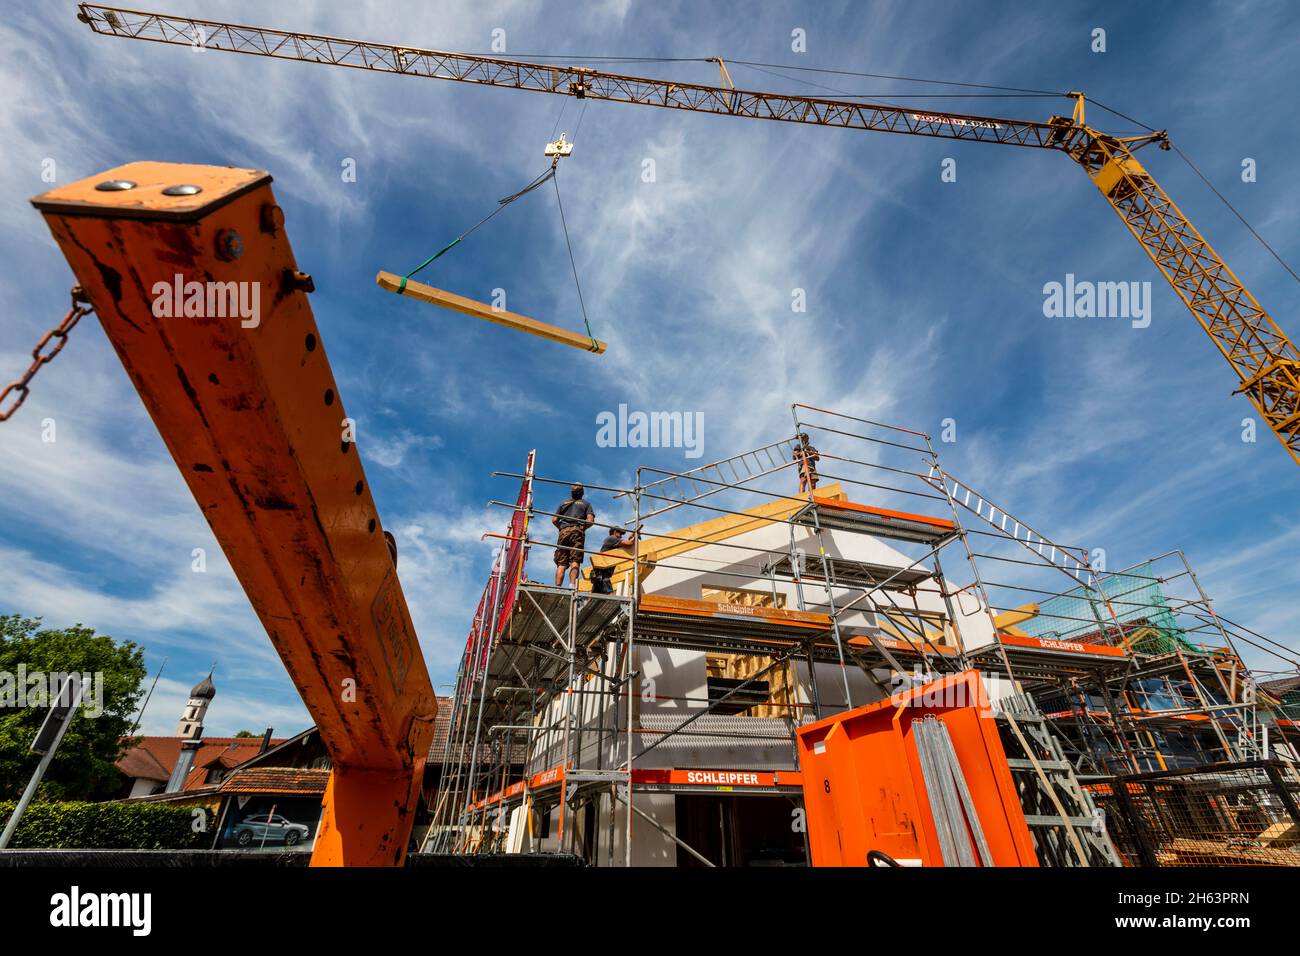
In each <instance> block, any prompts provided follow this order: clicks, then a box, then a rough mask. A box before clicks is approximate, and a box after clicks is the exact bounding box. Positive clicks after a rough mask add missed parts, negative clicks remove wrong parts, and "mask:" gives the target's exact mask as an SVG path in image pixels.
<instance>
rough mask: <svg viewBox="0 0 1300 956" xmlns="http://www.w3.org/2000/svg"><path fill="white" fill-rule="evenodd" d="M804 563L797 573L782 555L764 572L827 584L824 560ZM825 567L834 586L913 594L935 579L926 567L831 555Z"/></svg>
mask: <svg viewBox="0 0 1300 956" xmlns="http://www.w3.org/2000/svg"><path fill="white" fill-rule="evenodd" d="M801 563H803V564H805V565H806V567H804V568H800V569H797V573H796V568H795V562H793V561H791V560H790V557H789V555H782V556H781V557H779V558H777V559H776V560H775V561H773V562H772V563H771V564H769V565H768V566H767V568H766V569H765V570H766V571H768V572H770V573H772V574H776V575H778V576H780V577H782V578H787V579H791V580H793V579H796V578H797V579H800V580H803V581H815V582H818V583H821V582H825V581H826V579H827V575H826V574H823V573H822V568H821V561H819V560H818V561H813V560H809V561H806V562H801ZM826 565H827V567H828V569H829V571H830V575H829V578H830V583H831V586H832V587H842V588H864V589H867V588H879V589H880V590H882V591H894V592H897V593H902V594H911V593H913V592H915V590H916V589H917V587H919V586H920V585H922V584H924V583H925V582H926V581H930V580H933V579H934V577H935V574H934V572H933V571H931V570H928V569H926V568H895V567H889V566H888V565H884V564H871V563H868V562H865V561H851V560H849V559H848V558H837V557H832V556H830V555H827V556H826Z"/></svg>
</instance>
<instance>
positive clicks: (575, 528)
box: [551, 485, 596, 588]
mask: <svg viewBox="0 0 1300 956" xmlns="http://www.w3.org/2000/svg"><path fill="white" fill-rule="evenodd" d="M585 492H586V489H584V488H583V487H582V485H574V486H573V487H572V488H570V489H569V498H568V500H566V501H565V502H564V503H563V504H561V505H560V506H559V507H558V508H556V509H555V517H554V518H552V519H551V524H553V525H555V527H557V528H559V529H560V534H559V537H558V538H556V540H555V586H556V587H557V588H558V587H563V585H564V570H565V568H568V570H569V587H571V588H576V587H577V586H578V575H579V572H580V571H581V570H582V555H583V553H584V552H585V551H586V545H587V529H588V528H590V527H591V526H592V525H593V524H594V523H595V521H596V509H594V508H592V506H591V502H590V501H587V500H586V499H585V498H583V497H582V496H583V494H585Z"/></svg>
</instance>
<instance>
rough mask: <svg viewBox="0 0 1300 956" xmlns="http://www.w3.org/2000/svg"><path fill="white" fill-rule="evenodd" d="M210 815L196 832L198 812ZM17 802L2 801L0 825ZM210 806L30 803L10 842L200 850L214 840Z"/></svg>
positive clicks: (35, 845) (37, 846) (58, 846)
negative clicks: (195, 815) (205, 823)
mask: <svg viewBox="0 0 1300 956" xmlns="http://www.w3.org/2000/svg"><path fill="white" fill-rule="evenodd" d="M196 809H202V810H203V812H204V813H205V814H206V815H207V830H206V831H204V832H199V833H195V832H194V819H195V817H194V811H195V810H196ZM13 810H14V801H12V800H6V801H0V824H2V823H3V822H5V821H8V819H9V815H10V814H11V813H13ZM214 825H215V824H214V821H213V819H212V813H211V811H209V810H207V809H206V808H203V807H199V808H196V807H182V806H176V805H174V804H166V803H72V802H69V803H40V802H35V803H32V804H31V805H30V806H29V807H28V808H27V812H26V813H24V814H23V819H22V822H21V823H20V824H18V832H17V833H15V834H14V838H13V842H12V843H10V844H9V845H10V846H11V847H14V848H15V849H17V848H25V849H51V850H68V849H87V850H202V849H206V848H208V847H210V846H211V845H212V835H213V834H212V828H213V826H214Z"/></svg>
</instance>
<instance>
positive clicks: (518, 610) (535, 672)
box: [483, 584, 632, 721]
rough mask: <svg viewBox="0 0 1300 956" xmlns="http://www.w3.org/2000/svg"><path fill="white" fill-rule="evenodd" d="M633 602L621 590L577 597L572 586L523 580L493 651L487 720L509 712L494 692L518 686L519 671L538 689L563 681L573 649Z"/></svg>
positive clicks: (587, 641) (486, 700) (486, 696)
mask: <svg viewBox="0 0 1300 956" xmlns="http://www.w3.org/2000/svg"><path fill="white" fill-rule="evenodd" d="M571 602H576V605H577V606H576V607H575V608H574V609H573V618H574V621H573V623H574V631H575V636H576V641H575V640H574V639H573V638H571V637H570V636H569V613H570V603H571ZM631 606H632V599H631V598H628V597H623V596H621V595H617V594H593V593H589V592H582V593H581V594H580V595H577V596H575V595H574V593H573V591H572V590H570V589H568V588H556V587H549V586H547V585H544V584H521V585H520V586H519V593H518V596H517V598H516V600H515V604H514V608H513V610H512V611H511V615H510V621H509V623H508V624H507V626H506V628H505V630H504V631H503V632H502V635H501V637H500V639H499V640H498V641H497V642H496V643H495V645H494V646H493V647H492V649H491V652H490V653H489V655H488V667H487V676H486V682H485V684H484V690H485V694H484V708H485V709H484V712H483V714H484V718H485V719H486V720H489V721H495V720H497V719H499V718H500V717H502V716H504V715H505V714H506V713H507V712H508V711H509V710H510V707H509V705H508V704H506V703H504V702H502V701H501V700H500V699H499V697H498V696H497V694H496V693H495V692H496V690H497V689H498V688H501V687H503V686H517V685H518V684H519V682H520V679H521V678H520V675H523V674H527V675H529V677H530V678H531V680H532V683H531V686H532V687H533V688H541V687H543V686H544V685H546V684H548V683H550V682H553V681H557V680H564V679H565V678H566V676H567V674H568V667H569V663H568V656H567V655H568V654H569V652H570V647H573V648H582V647H586V646H588V645H589V644H591V643H592V642H593V641H594V640H595V639H596V638H597V637H599V636H600V635H601V634H602V633H603V632H604V631H605V629H606V628H608V627H609V626H611V625H612V624H615V623H616V622H618V621H619V620H620V619H621V617H622V616H623V615H625V614H626V613H628V610H629V609H630V608H631Z"/></svg>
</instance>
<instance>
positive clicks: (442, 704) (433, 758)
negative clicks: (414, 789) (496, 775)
mask: <svg viewBox="0 0 1300 956" xmlns="http://www.w3.org/2000/svg"><path fill="white" fill-rule="evenodd" d="M452 703H453V701H452V699H451V698H450V697H439V698H438V716H437V717H436V718H435V719H434V721H433V742H432V743H431V744H429V758H428V759H429V763H433V764H441V763H442V758H443V751H444V750H445V748H446V746H447V738H448V736H450V734H451V708H452ZM527 759H528V745H527V744H526V743H524V742H522V741H519V740H517V739H516V740H515V742H514V744H513V745H512V747H511V763H523V762H524V761H525V760H527ZM452 762H455V758H454V756H453V760H452Z"/></svg>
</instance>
